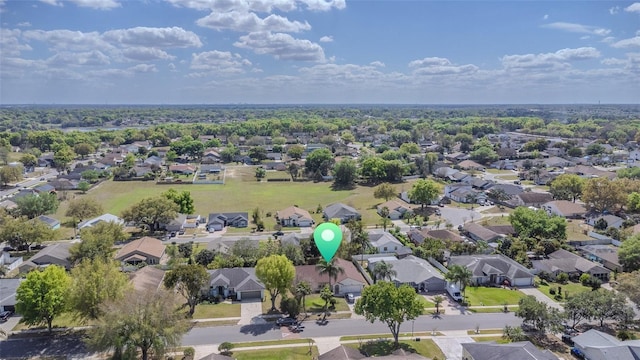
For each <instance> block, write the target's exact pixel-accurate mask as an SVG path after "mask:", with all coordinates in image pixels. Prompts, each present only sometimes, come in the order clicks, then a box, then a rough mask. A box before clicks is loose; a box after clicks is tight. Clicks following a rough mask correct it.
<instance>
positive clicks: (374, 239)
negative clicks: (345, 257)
mask: <svg viewBox="0 0 640 360" xmlns="http://www.w3.org/2000/svg"><path fill="white" fill-rule="evenodd" d="M368 236H369V243H370V244H371V246H372V247H374V248H375V249H376V250H377V251H378V254H388V253H395V252H396V251H398V250H400V249H402V248H404V245H402V243H401V242H400V240H398V239H396V237H395V236H393V235H391V233H390V232H388V231H383V230H370V231H369V233H368Z"/></svg>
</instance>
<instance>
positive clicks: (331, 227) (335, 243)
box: [313, 223, 342, 262]
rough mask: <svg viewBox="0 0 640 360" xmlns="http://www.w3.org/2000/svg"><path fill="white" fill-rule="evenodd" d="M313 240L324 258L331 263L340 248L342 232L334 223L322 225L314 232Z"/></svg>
mask: <svg viewBox="0 0 640 360" xmlns="http://www.w3.org/2000/svg"><path fill="white" fill-rule="evenodd" d="M313 239H314V240H315V242H316V246H317V247H318V250H320V254H322V257H323V258H324V259H325V260H326V261H327V262H329V261H331V259H333V255H335V254H336V251H338V248H339V247H340V243H341V242H342V230H340V227H339V226H338V225H336V224H334V223H322V224H320V225H318V227H317V228H316V230H315V231H314V232H313Z"/></svg>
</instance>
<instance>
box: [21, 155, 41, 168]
mask: <svg viewBox="0 0 640 360" xmlns="http://www.w3.org/2000/svg"><path fill="white" fill-rule="evenodd" d="M20 162H21V163H22V165H24V166H25V167H27V168H32V167H35V166H37V165H38V158H37V157H36V156H35V155H33V154H24V155H22V156H21V157H20Z"/></svg>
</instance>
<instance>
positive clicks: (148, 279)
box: [129, 266, 164, 292]
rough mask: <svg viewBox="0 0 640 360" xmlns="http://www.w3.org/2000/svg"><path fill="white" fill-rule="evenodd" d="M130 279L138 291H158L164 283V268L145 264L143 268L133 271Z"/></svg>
mask: <svg viewBox="0 0 640 360" xmlns="http://www.w3.org/2000/svg"><path fill="white" fill-rule="evenodd" d="M129 279H130V281H131V284H132V285H133V288H134V289H135V290H136V291H142V292H149V291H156V290H158V289H159V288H160V285H162V279H164V270H160V269H158V268H155V267H153V266H145V267H143V268H142V269H140V270H138V271H136V272H134V273H131V274H130V275H129Z"/></svg>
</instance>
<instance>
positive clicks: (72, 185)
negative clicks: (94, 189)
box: [49, 178, 80, 191]
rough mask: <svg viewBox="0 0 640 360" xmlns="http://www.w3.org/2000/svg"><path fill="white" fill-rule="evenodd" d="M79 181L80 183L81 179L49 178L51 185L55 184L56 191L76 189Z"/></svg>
mask: <svg viewBox="0 0 640 360" xmlns="http://www.w3.org/2000/svg"><path fill="white" fill-rule="evenodd" d="M78 183H80V181H79V180H69V179H63V178H58V179H53V180H49V185H51V186H53V187H54V188H55V189H56V191H68V190H75V189H77V188H78Z"/></svg>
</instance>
